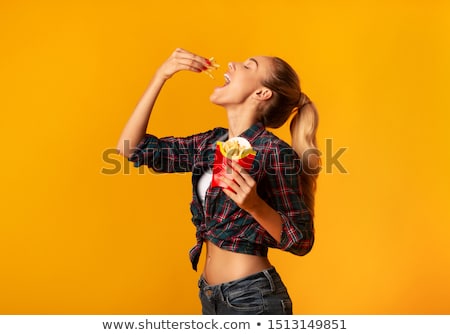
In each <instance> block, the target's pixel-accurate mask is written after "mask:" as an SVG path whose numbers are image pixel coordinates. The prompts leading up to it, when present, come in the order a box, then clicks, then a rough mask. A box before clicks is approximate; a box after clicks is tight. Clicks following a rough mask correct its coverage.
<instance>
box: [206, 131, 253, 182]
mask: <svg viewBox="0 0 450 335" xmlns="http://www.w3.org/2000/svg"><path fill="white" fill-rule="evenodd" d="M229 141H238V142H239V144H240V145H243V146H244V148H245V149H244V150H243V151H241V152H242V153H241V155H238V156H232V157H231V156H230V155H227V153H226V151H225V149H224V142H220V141H219V142H217V146H216V152H215V156H214V165H213V178H212V184H211V187H216V186H219V187H222V188H227V189H230V188H229V187H228V185H227V184H225V183H224V182H222V181H221V180H220V178H221V177H222V176H224V175H226V174H231V166H229V164H230V163H231V160H234V161H236V162H237V163H238V164H239V165H240V166H242V167H243V168H244V169H246V170H249V169H250V168H251V167H252V165H253V161H254V159H255V155H256V151H254V150H253V149H252V148H251V146H250V143H248V141H247V140H246V139H244V138H242V137H234V138H232V139H230V140H229Z"/></svg>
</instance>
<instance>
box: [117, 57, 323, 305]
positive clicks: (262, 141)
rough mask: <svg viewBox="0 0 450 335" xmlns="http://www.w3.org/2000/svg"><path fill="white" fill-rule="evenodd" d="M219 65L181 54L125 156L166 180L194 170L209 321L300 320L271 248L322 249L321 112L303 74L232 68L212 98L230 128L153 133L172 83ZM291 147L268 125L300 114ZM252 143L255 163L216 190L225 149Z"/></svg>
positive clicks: (149, 101) (151, 98)
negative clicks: (318, 216)
mask: <svg viewBox="0 0 450 335" xmlns="http://www.w3.org/2000/svg"><path fill="white" fill-rule="evenodd" d="M210 65H211V64H210V61H209V60H208V59H206V58H204V57H200V56H198V55H195V54H193V53H191V52H188V51H186V50H183V49H176V50H175V51H174V52H173V53H172V55H171V56H170V57H169V58H168V59H167V60H166V61H165V62H164V63H163V64H162V65H161V66H160V68H159V69H158V70H157V71H156V74H155V75H154V77H153V79H152V81H151V83H150V85H149V87H148V88H147V90H146V91H145V93H144V95H143V96H142V98H141V100H140V102H139V103H138V105H137V106H136V109H135V110H134V112H133V113H132V115H131V117H130V118H129V120H128V122H127V124H126V125H125V128H124V129H123V132H122V135H121V137H120V139H119V143H118V148H117V150H118V153H120V154H122V155H124V156H125V157H127V158H128V159H129V160H130V161H132V162H134V165H135V166H136V167H138V166H140V165H142V164H146V165H148V166H149V167H151V168H152V169H154V170H156V171H158V172H191V173H192V182H193V199H192V202H191V212H192V221H193V223H194V225H195V226H196V229H197V230H196V238H197V244H196V245H195V246H194V247H193V248H192V249H191V251H190V258H191V262H192V266H193V268H194V269H195V270H197V263H198V260H199V256H200V252H201V249H202V245H203V244H205V245H206V260H205V266H204V269H203V273H202V275H201V276H200V279H199V282H198V284H199V288H200V293H199V294H200V299H201V303H202V313H203V314H292V301H291V299H290V297H289V294H288V292H287V289H286V287H285V285H284V284H283V282H282V280H281V278H280V276H279V274H278V273H277V271H276V270H275V267H273V266H272V265H271V263H270V262H269V259H268V258H267V252H268V248H269V247H271V248H278V249H282V250H286V251H289V252H291V253H293V254H296V255H305V254H307V253H308V252H309V251H310V250H311V248H312V246H313V242H314V226H313V217H314V194H315V185H316V178H317V174H318V172H319V169H320V167H319V163H320V160H319V155H318V151H317V149H316V130H317V121H318V116H317V111H316V109H315V107H314V105H313V104H312V103H311V102H310V101H309V99H308V98H307V97H306V95H304V94H303V93H302V92H301V90H300V85H299V79H298V77H297V74H296V73H295V71H294V70H293V69H292V68H291V67H290V66H289V65H288V64H287V63H286V62H285V61H283V60H281V59H280V58H277V57H266V56H257V57H252V58H248V59H247V60H245V61H244V62H231V63H229V64H228V71H227V73H226V74H225V75H224V77H225V84H224V85H223V86H222V87H218V88H216V89H215V90H214V92H213V93H212V94H211V97H210V100H211V102H212V103H214V104H216V105H219V106H222V107H224V108H225V110H226V112H227V116H228V128H227V129H225V128H215V129H213V130H210V131H207V132H204V133H201V134H196V135H192V136H189V137H184V138H180V137H164V138H157V137H155V136H153V135H150V134H146V128H147V124H148V121H149V117H150V113H151V111H152V109H153V106H154V103H155V101H156V99H157V97H158V94H159V92H160V90H161V88H162V87H163V85H164V83H165V82H166V80H168V79H169V78H171V77H172V76H173V75H174V74H175V73H177V72H179V71H182V70H188V71H193V72H202V71H204V70H206V69H207V68H208V67H209V66H210ZM293 114H294V116H293V117H292V121H291V126H290V127H291V133H292V140H293V142H292V143H293V144H292V147H291V146H290V145H288V144H287V143H285V142H284V141H282V140H281V139H279V138H278V137H276V136H275V135H274V134H272V133H271V132H269V131H267V130H266V128H265V127H270V128H278V127H280V126H282V125H283V124H284V123H285V122H286V121H287V120H288V119H289V118H290V117H291V116H292V115H293ZM237 136H239V137H243V138H245V139H247V140H248V141H249V142H250V144H251V146H252V147H253V149H254V150H255V151H256V156H255V159H254V162H253V165H252V167H251V168H250V169H248V170H245V169H244V168H242V167H241V166H240V165H239V164H237V163H236V162H234V161H231V162H230V163H229V164H230V166H229V168H228V170H227V173H226V174H225V175H224V176H222V177H221V178H222V180H221V181H222V183H225V185H227V186H228V187H212V186H211V179H212V173H211V168H212V166H213V162H214V154H215V149H216V143H217V141H225V140H227V139H229V138H232V137H237Z"/></svg>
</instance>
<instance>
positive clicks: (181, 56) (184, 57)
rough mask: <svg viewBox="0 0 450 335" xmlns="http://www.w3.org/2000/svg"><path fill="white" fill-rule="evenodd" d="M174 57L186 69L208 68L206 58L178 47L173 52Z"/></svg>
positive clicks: (197, 70) (200, 69) (198, 70)
mask: <svg viewBox="0 0 450 335" xmlns="http://www.w3.org/2000/svg"><path fill="white" fill-rule="evenodd" d="M174 56H175V58H176V59H177V60H178V61H179V63H180V64H181V65H182V66H184V67H185V69H186V70H191V71H196V72H201V71H203V70H206V69H207V68H208V60H207V59H206V58H204V57H201V56H199V55H196V54H194V53H192V52H189V51H187V50H184V49H181V48H178V49H176V50H175V52H174Z"/></svg>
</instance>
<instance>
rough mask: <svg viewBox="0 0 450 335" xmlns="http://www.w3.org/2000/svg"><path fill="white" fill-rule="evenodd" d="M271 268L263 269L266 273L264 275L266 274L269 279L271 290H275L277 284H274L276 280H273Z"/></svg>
mask: <svg viewBox="0 0 450 335" xmlns="http://www.w3.org/2000/svg"><path fill="white" fill-rule="evenodd" d="M270 270H271V269H268V270H263V273H264V276H266V278H267V280H268V281H269V283H270V290H271V291H272V292H275V284H274V282H273V278H272V276H271V275H270V273H269V271H270Z"/></svg>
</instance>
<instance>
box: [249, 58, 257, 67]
mask: <svg viewBox="0 0 450 335" xmlns="http://www.w3.org/2000/svg"><path fill="white" fill-rule="evenodd" d="M248 60H251V61H254V62H255V64H256V67H258V66H259V64H258V62H257V61H256V59H254V58H249V59H248Z"/></svg>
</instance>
